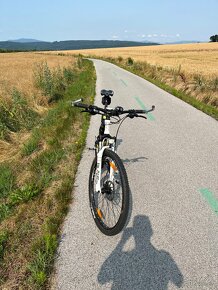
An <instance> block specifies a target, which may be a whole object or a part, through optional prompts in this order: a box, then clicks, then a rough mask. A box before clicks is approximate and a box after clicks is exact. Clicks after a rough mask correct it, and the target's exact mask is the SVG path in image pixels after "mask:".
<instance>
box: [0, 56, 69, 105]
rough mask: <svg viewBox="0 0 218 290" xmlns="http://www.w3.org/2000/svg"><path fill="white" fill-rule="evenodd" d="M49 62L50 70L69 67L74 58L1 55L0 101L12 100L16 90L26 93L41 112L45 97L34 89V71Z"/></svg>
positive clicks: (31, 102)
mask: <svg viewBox="0 0 218 290" xmlns="http://www.w3.org/2000/svg"><path fill="white" fill-rule="evenodd" d="M45 61H46V62H47V64H48V66H49V67H50V68H55V67H58V66H60V67H61V68H62V67H68V66H69V65H70V64H71V63H73V61H74V60H73V58H72V57H70V56H69V57H60V56H56V55H43V54H36V53H26V52H25V53H23V52H19V53H1V54H0V100H1V99H6V98H10V94H11V90H13V88H16V89H17V90H18V91H20V92H22V93H24V94H25V95H26V97H27V99H28V101H29V103H30V104H32V105H34V106H35V107H36V108H37V109H38V110H40V106H39V105H40V104H41V103H43V101H42V100H43V96H42V95H41V93H40V92H39V91H38V90H37V89H36V88H34V84H33V70H34V67H35V66H36V64H37V63H42V62H45Z"/></svg>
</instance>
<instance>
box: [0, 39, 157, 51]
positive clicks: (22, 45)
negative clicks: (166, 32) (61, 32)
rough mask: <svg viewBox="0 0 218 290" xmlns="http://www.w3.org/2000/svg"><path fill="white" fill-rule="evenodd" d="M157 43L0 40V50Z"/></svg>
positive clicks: (126, 45) (63, 48)
mask: <svg viewBox="0 0 218 290" xmlns="http://www.w3.org/2000/svg"><path fill="white" fill-rule="evenodd" d="M157 44H158V43H152V42H149V43H143V42H136V41H120V40H66V41H54V42H45V41H44V42H43V41H34V42H23V41H22V42H21V41H18V42H15V41H1V42H0V49H2V50H19V51H27V50H37V51H38V50H75V49H92V48H112V47H130V46H147V45H157Z"/></svg>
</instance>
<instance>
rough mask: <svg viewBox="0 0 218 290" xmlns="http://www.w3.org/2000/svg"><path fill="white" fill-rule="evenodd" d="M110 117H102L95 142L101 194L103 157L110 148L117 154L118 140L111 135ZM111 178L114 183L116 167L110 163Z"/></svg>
mask: <svg viewBox="0 0 218 290" xmlns="http://www.w3.org/2000/svg"><path fill="white" fill-rule="evenodd" d="M110 124H111V122H110V116H107V115H102V118H101V126H100V129H99V135H98V137H97V139H96V141H95V152H96V158H97V164H96V191H98V192H99V193H101V172H102V157H103V154H104V150H105V149H107V148H109V149H110V150H112V151H114V152H116V138H115V137H111V135H110V127H109V126H110ZM109 165H110V177H109V180H110V181H112V182H113V178H114V171H115V169H116V166H115V165H114V164H113V163H112V162H110V164H109Z"/></svg>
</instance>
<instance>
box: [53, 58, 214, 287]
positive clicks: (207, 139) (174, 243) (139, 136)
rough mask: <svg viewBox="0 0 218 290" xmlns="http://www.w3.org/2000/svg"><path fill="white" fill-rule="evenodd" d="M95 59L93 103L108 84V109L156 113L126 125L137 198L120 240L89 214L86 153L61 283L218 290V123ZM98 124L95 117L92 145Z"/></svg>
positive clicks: (61, 260) (63, 246)
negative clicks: (98, 225) (100, 228)
mask: <svg viewBox="0 0 218 290" xmlns="http://www.w3.org/2000/svg"><path fill="white" fill-rule="evenodd" d="M93 62H94V64H95V68H96V72H97V85H96V94H97V96H96V99H95V104H96V105H101V96H100V90H101V89H103V88H104V89H112V90H114V96H113V97H112V103H111V107H112V106H113V107H115V106H117V105H120V106H123V107H124V108H126V109H131V108H136V109H141V108H145V107H146V108H150V107H151V105H155V106H156V110H155V111H154V112H153V113H152V114H150V115H149V116H148V119H147V120H144V119H140V118H139V119H136V118H135V119H133V120H131V119H128V120H126V121H125V122H124V123H123V126H122V127H121V129H120V133H119V136H118V139H119V147H118V154H119V155H120V157H121V158H122V160H123V162H124V165H125V168H126V171H127V175H128V179H129V184H130V189H131V197H132V198H131V216H130V217H129V221H128V224H127V227H126V228H125V230H124V231H123V232H121V233H120V234H118V235H117V236H113V237H108V236H105V235H103V234H102V233H101V232H100V231H99V230H98V228H97V227H96V226H95V223H94V221H93V219H92V215H91V212H90V208H89V200H88V176H89V170H90V166H91V162H92V160H93V158H94V154H93V152H92V151H89V150H88V149H85V150H84V153H83V157H82V160H81V163H80V165H79V169H78V173H77V178H76V182H75V188H74V200H73V202H72V205H71V208H70V212H69V214H68V215H67V218H66V220H65V223H64V226H63V232H62V239H61V242H60V246H59V250H58V259H57V263H56V266H55V271H56V288H57V289H61V290H68V289H69V290H72V289H79V290H80V289H152V290H159V289H178V288H180V289H193V290H194V289H218V122H217V121H215V120H214V119H212V118H211V117H209V116H207V115H206V114H204V113H202V112H201V111H199V110H197V109H195V108H193V107H192V106H190V105H188V104H186V103H185V102H183V101H181V100H179V99H178V98H176V97H174V96H172V95H170V94H169V93H167V92H165V91H163V90H161V89H160V88H157V87H156V86H154V85H153V84H151V83H149V82H147V81H145V80H144V79H142V78H140V77H137V76H135V75H133V74H131V73H129V72H127V71H125V70H123V69H121V68H119V67H117V66H115V65H113V64H110V63H107V62H104V61H100V60H93ZM99 124H100V117H99V116H93V117H92V118H91V123H90V128H89V131H88V136H87V147H93V144H94V137H95V136H96V135H97V133H98V128H99ZM112 132H115V128H113V129H112Z"/></svg>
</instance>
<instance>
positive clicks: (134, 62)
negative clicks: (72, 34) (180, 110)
mask: <svg viewBox="0 0 218 290" xmlns="http://www.w3.org/2000/svg"><path fill="white" fill-rule="evenodd" d="M57 53H58V52H57ZM64 53H65V54H66V55H70V54H72V55H73V54H74V55H75V54H77V55H79V54H80V55H81V54H82V55H83V56H85V57H87V56H89V57H93V58H100V59H103V60H106V61H109V62H112V63H114V64H116V65H118V66H120V67H122V68H124V69H127V70H129V71H130V72H133V73H134V74H137V75H139V76H141V77H143V78H145V79H146V80H148V81H150V82H152V83H154V84H155V85H157V86H159V87H161V88H162V89H164V90H166V91H168V92H169V93H171V94H173V95H175V96H176V97H178V98H180V99H182V100H184V101H185V102H187V103H189V104H191V105H192V106H194V107H196V108H197V109H199V110H201V111H203V112H205V113H206V114H208V115H210V116H212V117H215V118H216V119H218V58H217V53H218V44H217V43H195V44H179V45H158V46H150V47H127V48H112V49H94V50H80V51H65V52H64Z"/></svg>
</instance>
